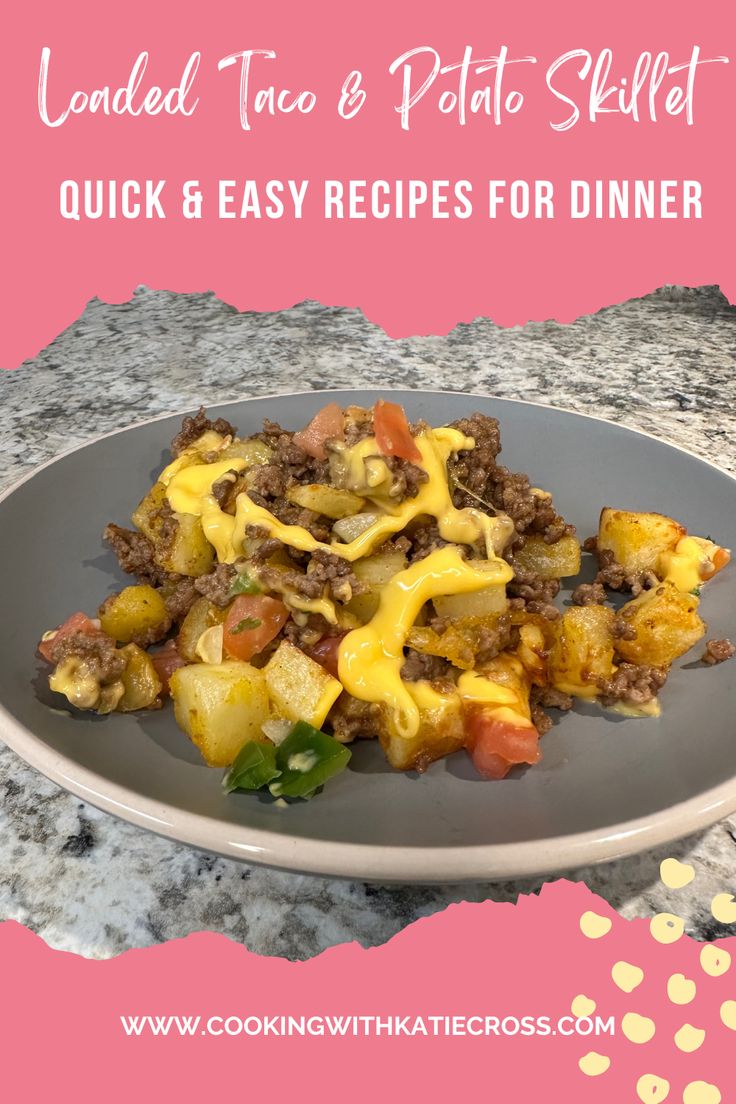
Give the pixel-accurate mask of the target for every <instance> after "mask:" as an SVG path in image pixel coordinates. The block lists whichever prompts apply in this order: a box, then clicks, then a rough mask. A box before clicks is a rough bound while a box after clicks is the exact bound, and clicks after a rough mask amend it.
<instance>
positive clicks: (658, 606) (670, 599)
mask: <svg viewBox="0 0 736 1104" xmlns="http://www.w3.org/2000/svg"><path fill="white" fill-rule="evenodd" d="M619 616H620V617H622V618H623V619H624V620H625V621H626V622H627V623H628V624H629V625H630V626H631V627H632V629H634V631H635V632H636V636H635V637H634V639H632V640H624V639H620V640H618V641H617V644H616V650H617V651H618V653H619V655H620V656H621V657H622V658H623V659H625V660H628V662H629V663H651V664H652V665H653V666H655V667H668V666H669V665H670V664H671V663H672V662H673V660H675V659H677V658H678V656H681V655H684V654H685V652H687V651H688V650H689V649H690V648H692V646H693V644H696V643H697V642H698V640H700V639H701V637H703V636H704V635H705V629H706V626H705V624H704V623H703V621H702V619H701V618H700V616H699V614H698V599H697V598H696V597H695V596H694V595H692V594H683V593H682V592H681V591H679V590H678V589H677V587H676V586H675V585H674V583H671V582H669V581H667V582H663V583H660V584H659V586H656V587H654V588H653V589H652V590H645V591H642V593H641V594H640V595H639V596H638V598H634V599H633V600H632V601H631V602H627V603H626V605H625V606H623V607H622V608H621V610H620V611H619Z"/></svg>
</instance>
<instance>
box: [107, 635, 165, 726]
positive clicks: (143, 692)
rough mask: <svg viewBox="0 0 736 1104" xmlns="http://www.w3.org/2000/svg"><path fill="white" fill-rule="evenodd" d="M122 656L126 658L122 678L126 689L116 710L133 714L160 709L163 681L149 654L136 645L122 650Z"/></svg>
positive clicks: (130, 645) (129, 645)
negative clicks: (140, 710)
mask: <svg viewBox="0 0 736 1104" xmlns="http://www.w3.org/2000/svg"><path fill="white" fill-rule="evenodd" d="M120 654H121V655H123V656H125V670H124V671H123V673H122V675H121V676H120V681H121V682H122V684H123V688H124V689H123V696H122V697H121V699H120V701H119V702H118V704H117V705H116V707H115V708H116V710H117V711H118V712H119V713H133V712H134V711H135V710H136V709H150V708H151V707H152V706H153V707H154V708H156V707H158V706H159V705H160V704H161V702H160V699H159V694H160V693H161V680H160V679H159V677H158V675H157V674H156V669H155V667H154V666H153V661H152V660H151V657H150V656H149V654H148V652H144V651H143V649H142V648H139V647H138V646H137V645H136V644H127V645H126V646H125V647H124V648H121V649H120Z"/></svg>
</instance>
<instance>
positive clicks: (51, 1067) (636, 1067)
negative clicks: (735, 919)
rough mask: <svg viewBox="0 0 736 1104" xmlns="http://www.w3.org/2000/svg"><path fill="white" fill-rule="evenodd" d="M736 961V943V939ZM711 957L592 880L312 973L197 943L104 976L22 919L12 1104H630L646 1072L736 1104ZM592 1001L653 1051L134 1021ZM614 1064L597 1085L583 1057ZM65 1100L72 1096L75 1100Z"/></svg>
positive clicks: (229, 946) (9, 953)
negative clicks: (201, 1028)
mask: <svg viewBox="0 0 736 1104" xmlns="http://www.w3.org/2000/svg"><path fill="white" fill-rule="evenodd" d="M589 909H592V910H594V911H595V912H596V913H598V914H599V915H601V916H604V917H609V918H610V919H611V920H612V921H613V925H612V928H611V930H610V932H609V933H608V934H607V935H605V936H603V937H602V938H600V939H596V940H591V939H587V938H586V937H585V936H583V935H582V934H581V932H580V928H579V919H580V916H581V915H582V914H583V913H584V912H585V911H586V910H589ZM722 946H724V947H726V946H728V947H730V950H731V953H732V955H733V956H734V958H736V939H729V940H726V941H723V943H722ZM699 951H700V944H698V943H696V942H694V941H693V940H690V939H688V938H687V937H685V938H683V939H681V940H680V941H679V942H678V943H675V944H672V945H670V946H662V945H661V944H658V943H656V942H655V941H654V940H653V939H652V937H651V935H650V933H649V926H648V923H647V922H646V921H644V920H634V921H626V920H623V919H622V918H621V917H619V916H618V915H617V914H616V913H615V912H614V911H613V910H612V909H611V907H610V906H609V905H608V904H606V903H605V902H604V901H602V900H601V899H600V898H597V897H595V896H594V895H593V894H592V893H591V892H590V891H589V890H588V889H587V888H586V887H585V886H583V885H580V884H572V883H570V882H556V883H552V884H549V885H547V886H545V887H544V889H543V890H542V893H541V896H540V897H522V898H521V899H520V900H519V902H518V904H517V905H515V906H514V905H510V904H492V903H484V904H474V905H471V904H462V905H453V906H451V907H450V908H448V909H447V910H446V911H445V912H444V913H441V914H439V915H436V916H433V917H430V918H428V919H425V920H420V921H418V922H417V923H415V924H413V925H412V926H411V927H409V928H408V929H406V930H405V931H403V932H401V933H400V934H399V935H397V936H395V938H393V939H392V940H391V941H390V942H389V943H388V944H386V945H385V946H383V947H378V948H375V949H372V950H365V949H363V948H361V947H359V946H358V945H357V944H349V945H344V946H339V947H335V948H333V949H332V950H329V951H325V952H324V953H323V954H322V955H320V956H319V957H318V958H315V959H312V960H310V961H307V962H302V963H290V962H286V961H284V960H280V959H268V958H260V957H258V956H257V955H253V954H250V953H249V952H248V951H247V950H246V949H245V948H243V947H240V946H238V945H236V944H234V943H231V942H230V941H229V940H228V939H226V938H225V937H224V936H220V935H212V934H198V935H192V936H190V937H189V938H188V939H185V940H182V941H174V942H171V943H167V944H165V945H163V946H159V947H154V948H149V949H147V950H135V951H129V952H127V953H126V954H124V955H122V956H120V957H119V958H116V959H113V960H110V961H107V962H93V961H87V960H85V959H82V958H79V957H77V956H75V955H71V954H65V953H61V952H58V951H52V950H50V949H49V948H48V947H47V946H46V945H45V944H44V943H43V942H42V941H41V940H40V939H38V938H37V937H36V936H34V935H32V934H31V933H30V932H28V931H27V930H25V929H24V928H22V927H20V926H19V925H16V924H14V923H6V924H4V925H2V926H0V961H1V962H2V964H3V966H2V969H3V999H2V1001H0V1038H2V1040H3V1070H2V1085H3V1096H4V1098H5V1099H8V1100H34V1101H35V1100H47V1099H48V1100H58V1099H62V1100H66V1099H75V1100H79V1101H92V1100H94V1101H97V1100H102V1099H104V1100H105V1101H107V1102H109V1104H117V1102H121V1104H122V1102H124V1101H125V1102H127V1101H130V1100H135V1099H141V1100H146V1101H149V1100H186V1101H194V1100H212V1099H217V1097H218V1095H220V1094H222V1095H223V1096H224V1098H225V1099H253V1100H259V1099H260V1100H266V1099H268V1100H277V1101H281V1100H292V1099H294V1100H307V1101H314V1100H318V1099H320V1100H326V1101H344V1100H351V1101H354V1102H355V1104H363V1102H365V1104H369V1102H371V1104H372V1102H374V1101H375V1100H377V1099H378V1100H381V1099H383V1100H391V1101H395V1100H404V1099H406V1100H411V1099H420V1100H421V1099H426V1100H431V1101H440V1100H448V1099H450V1100H452V1099H455V1098H456V1097H457V1095H458V1092H460V1093H461V1094H463V1095H465V1094H467V1092H468V1090H472V1094H473V1098H474V1099H481V1100H493V1101H496V1100H497V1101H504V1102H506V1101H518V1102H520V1104H531V1102H532V1101H565V1102H568V1101H569V1102H570V1104H578V1102H580V1104H583V1102H586V1101H595V1102H596V1104H627V1102H628V1101H632V1102H634V1104H635V1102H636V1101H637V1100H638V1097H637V1095H636V1083H637V1081H638V1079H639V1077H640V1076H641V1075H642V1074H644V1073H653V1074H657V1075H658V1076H660V1077H665V1078H666V1079H667V1080H668V1081H669V1082H670V1083H671V1090H670V1094H669V1097H668V1100H669V1101H671V1102H675V1101H676V1102H678V1104H679V1102H680V1101H681V1100H682V1092H683V1089H684V1087H685V1085H686V1084H687V1083H688V1082H690V1081H695V1080H703V1081H706V1082H709V1083H711V1084H715V1085H717V1086H718V1087H719V1088H720V1091H721V1093H722V1097H723V1101H724V1104H729V1102H730V1101H733V1100H734V1090H736V1079H735V1078H734V1066H733V1044H734V1034H733V1032H732V1031H730V1030H729V1029H728V1028H727V1027H725V1026H724V1025H723V1024H722V1023H721V1021H720V1018H719V1013H718V1009H719V1007H720V1004H721V1003H722V1001H724V1000H726V999H734V998H736V966H735V965H734V964H732V965H731V969H730V970H729V971H728V972H727V973H726V974H724V975H723V976H721V977H715V978H714V977H709V976H707V975H706V974H705V973H704V972H703V970H702V968H701V967H700V963H699ZM619 959H624V960H626V961H627V962H629V963H632V964H634V965H639V966H641V967H642V968H643V969H644V973H645V978H644V981H643V982H642V984H641V985H640V986H639V988H637V989H636V990H634V992H633V993H631V994H629V995H627V994H625V993H623V992H621V990H619V989H618V988H616V986H615V985H614V983H613V981H612V980H611V974H610V971H611V967H612V965H613V964H614V963H615V962H616V961H617V960H619ZM675 972H679V973H684V974H685V975H686V976H688V977H689V978H692V979H693V980H694V981H695V982H696V985H697V990H698V991H697V996H696V998H695V1000H694V1001H693V1002H692V1003H691V1004H688V1005H686V1006H682V1007H677V1006H675V1005H673V1004H670V1003H669V1002H668V1000H667V996H666V982H667V978H668V977H669V975H670V974H672V973H675ZM580 993H583V994H585V995H586V996H587V997H589V998H592V999H593V1000H595V1001H596V1004H597V1010H596V1014H598V1015H601V1016H603V1017H604V1018H608V1017H609V1016H615V1017H616V1019H617V1021H619V1020H620V1018H621V1017H622V1016H623V1015H624V1014H625V1013H626V1012H629V1011H633V1012H637V1013H639V1014H640V1015H646V1016H649V1017H651V1018H652V1019H653V1020H654V1021H655V1023H656V1033H655V1036H654V1038H653V1039H652V1040H651V1041H650V1042H648V1043H645V1044H636V1043H632V1042H629V1041H628V1040H627V1039H626V1038H625V1037H624V1036H623V1034H622V1033H621V1031H620V1028H619V1029H618V1031H617V1034H616V1036H615V1037H614V1038H612V1037H610V1036H600V1037H598V1038H595V1037H593V1036H589V1037H588V1038H578V1037H570V1038H567V1037H561V1036H559V1035H558V1036H556V1037H546V1038H543V1037H538V1036H535V1037H528V1038H523V1037H520V1036H515V1037H498V1038H496V1037H490V1038H488V1039H484V1038H469V1037H465V1038H434V1039H433V1038H430V1039H424V1038H421V1037H419V1036H417V1037H416V1038H414V1039H405V1038H404V1039H396V1038H388V1037H383V1038H380V1039H361V1038H358V1039H354V1038H351V1037H346V1038H343V1039H330V1038H327V1037H325V1038H306V1039H302V1038H277V1037H270V1038H265V1039H264V1038H258V1039H251V1038H248V1037H246V1036H239V1037H237V1038H229V1037H227V1036H222V1037H202V1036H199V1037H195V1038H189V1039H186V1038H180V1037H175V1036H174V1035H170V1036H168V1037H166V1038H161V1037H159V1038H151V1037H150V1036H149V1037H147V1038H146V1037H141V1038H127V1037H126V1036H125V1034H124V1033H123V1030H122V1028H121V1027H120V1024H119V1017H120V1015H121V1014H122V1015H145V1014H151V1015H154V1016H155V1015H163V1016H166V1015H174V1014H176V1015H180V1016H185V1015H201V1016H202V1018H203V1021H204V1019H205V1018H206V1017H208V1016H211V1015H218V1016H223V1017H226V1016H228V1015H237V1016H240V1017H243V1018H244V1017H246V1016H248V1015H277V1014H285V1015H289V1014H291V1015H297V1016H298V1015H302V1014H304V1015H314V1014H331V1015H340V1014H350V1013H355V1014H357V1015H365V1014H376V1015H382V1016H386V1015H389V1014H395V1015H437V1014H453V1013H456V1014H464V1015H470V1014H480V1015H498V1016H504V1015H516V1016H520V1015H522V1014H525V1015H544V1014H548V1015H551V1016H553V1017H555V1018H556V1017H557V1016H561V1015H567V1014H569V1012H570V1003H571V1001H572V1000H573V999H574V997H576V996H577V995H578V994H580ZM686 1022H689V1023H691V1024H693V1025H694V1026H696V1027H699V1028H702V1029H704V1030H705V1032H706V1038H705V1042H704V1043H703V1045H702V1047H701V1048H700V1049H699V1050H698V1051H696V1052H695V1053H693V1054H683V1053H682V1052H680V1051H679V1050H677V1049H676V1047H675V1046H674V1043H673V1035H674V1033H675V1031H677V1029H678V1028H679V1027H681V1026H682V1024H683V1023H686ZM589 1050H595V1051H598V1052H599V1053H602V1054H605V1055H607V1056H608V1057H609V1058H610V1059H611V1066H610V1069H609V1070H608V1071H607V1072H606V1073H604V1074H602V1075H600V1076H598V1077H595V1078H590V1077H587V1076H585V1075H584V1074H583V1073H581V1072H580V1070H579V1069H578V1065H577V1063H578V1059H579V1058H580V1057H581V1056H582V1055H584V1054H585V1053H586V1052H587V1051H589ZM60 1087H63V1089H64V1093H63V1094H62V1095H61V1096H60V1095H59V1088H60Z"/></svg>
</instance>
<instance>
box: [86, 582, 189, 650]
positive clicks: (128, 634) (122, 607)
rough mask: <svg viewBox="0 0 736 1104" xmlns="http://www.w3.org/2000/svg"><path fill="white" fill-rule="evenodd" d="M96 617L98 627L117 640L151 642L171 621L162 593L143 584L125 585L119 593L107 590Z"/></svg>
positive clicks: (159, 637) (163, 632)
mask: <svg viewBox="0 0 736 1104" xmlns="http://www.w3.org/2000/svg"><path fill="white" fill-rule="evenodd" d="M99 618H100V625H101V626H102V631H103V632H106V633H107V634H108V636H111V637H112V638H113V640H118V641H119V642H120V643H121V644H129V643H130V641H131V640H136V639H137V640H143V641H144V643H146V644H153V643H154V642H155V641H156V640H160V639H161V637H162V636H163V635H164V634H165V633H166V630H167V629H168V627H169V625H170V624H171V621H170V619H169V615H168V613H167V612H166V603H165V601H164V599H163V598H162V596H161V595H160V594H159V592H158V591H157V590H154V589H153V587H151V586H144V585H140V586H129V587H125V589H124V590H121V591H120V593H119V594H111V595H110V597H109V598H107V599H106V600H105V601H104V602H103V603H102V605H101V606H100V609H99ZM146 638H147V639H146Z"/></svg>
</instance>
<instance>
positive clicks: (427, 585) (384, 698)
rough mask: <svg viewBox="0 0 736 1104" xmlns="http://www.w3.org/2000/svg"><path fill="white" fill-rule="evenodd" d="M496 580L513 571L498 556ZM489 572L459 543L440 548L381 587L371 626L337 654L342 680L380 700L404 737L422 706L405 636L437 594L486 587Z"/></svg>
mask: <svg viewBox="0 0 736 1104" xmlns="http://www.w3.org/2000/svg"><path fill="white" fill-rule="evenodd" d="M496 563H497V575H496V579H495V581H496V582H498V583H507V582H508V581H509V580H510V579H511V578H512V577H513V572H512V570H511V568H510V567H509V565H508V564H507V563H506V562H505V561H504V560H497V561H496ZM488 582H489V572H488V569H487V567H486V570H484V571H478V570H477V569H476V568H474V567H473V564H472V561H467V560H464V559H463V558H462V556H461V555H460V551H459V549H458V548H457V547H454V546H452V545H450V546H448V547H446V548H439V549H437V550H436V551H435V552H432V553H430V555H429V556H427V557H426V558H425V559H423V560H420V561H419V562H418V563H415V564H412V566H411V567H408V568H406V569H405V570H404V571H400V572H399V573H398V574H397V575H395V576H394V578H393V579H391V580H390V582H388V583H387V584H386V586H385V587H384V588H383V590H382V591H381V598H380V604H379V607H378V610H377V612H376V614H375V616H374V617H373V619H372V620H371V621H369V622H368V624H367V625H363V626H362V627H361V628H359V629H354V630H353V631H352V632H351V633H348V635H347V636H346V637H345V639H344V640H343V641H342V644H341V645H340V650H339V653H338V671H339V675H340V682H341V683H342V684H343V686H344V687H345V689H346V690H347V691H348V693H349V694H352V695H353V697H354V698H359V699H360V700H361V701H368V702H381V703H383V704H385V705H387V706H388V708H389V709H390V710H391V712H392V714H393V722H394V727H395V729H396V731H397V733H398V734H399V735H400V736H404V737H411V736H415V735H416V733H417V732H418V730H419V716H420V715H419V708H418V706H417V704H416V702H415V701H414V699H413V697H412V695H411V694H410V693H409V691H408V690H407V688H406V685H405V684H404V682H403V681H402V679H401V668H402V666H403V663H404V647H405V645H406V638H407V635H408V633H409V630H410V629H411V627H412V625H413V624H414V622H415V620H416V618H417V614H418V613H419V611H420V609H421V608H422V606H423V605H424V603H425V602H428V601H429V600H430V599H431V598H434V597H436V596H437V595H439V594H469V593H472V592H474V591H478V590H482V589H483V588H484V587H487V586H488Z"/></svg>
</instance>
